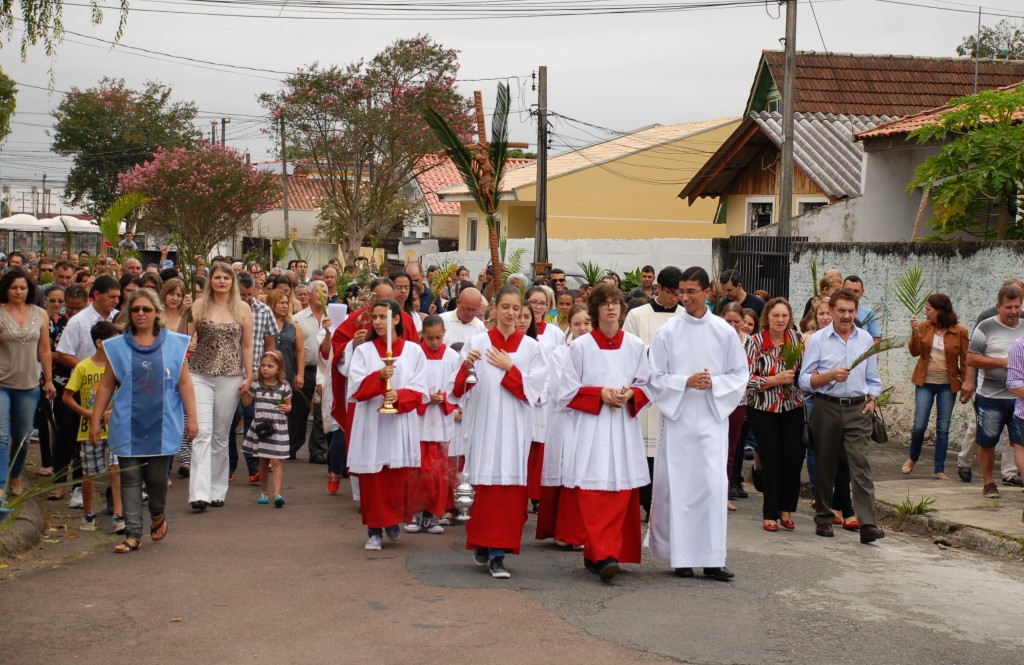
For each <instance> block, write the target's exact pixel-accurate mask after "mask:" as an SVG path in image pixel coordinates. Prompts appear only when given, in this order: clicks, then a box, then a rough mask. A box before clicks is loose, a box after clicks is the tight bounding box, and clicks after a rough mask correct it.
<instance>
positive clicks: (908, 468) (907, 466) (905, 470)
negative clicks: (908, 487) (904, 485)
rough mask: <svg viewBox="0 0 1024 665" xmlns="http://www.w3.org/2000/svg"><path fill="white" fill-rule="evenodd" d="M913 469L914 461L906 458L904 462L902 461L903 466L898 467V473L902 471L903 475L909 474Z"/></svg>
mask: <svg viewBox="0 0 1024 665" xmlns="http://www.w3.org/2000/svg"><path fill="white" fill-rule="evenodd" d="M913 470H914V463H913V462H911V461H910V460H907V461H906V462H904V463H903V468H901V469H900V473H902V474H903V475H904V476H909V475H910V472H911V471H913Z"/></svg>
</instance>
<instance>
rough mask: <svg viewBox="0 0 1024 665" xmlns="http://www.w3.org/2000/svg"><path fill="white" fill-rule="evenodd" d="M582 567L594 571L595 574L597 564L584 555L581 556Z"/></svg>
mask: <svg viewBox="0 0 1024 665" xmlns="http://www.w3.org/2000/svg"><path fill="white" fill-rule="evenodd" d="M583 567H584V568H586V569H587V570H588V571H589V572H591V573H594V574H595V575H596V574H597V571H598V567H597V564H596V563H594V562H593V561H591V560H590V559H588V558H586V557H583Z"/></svg>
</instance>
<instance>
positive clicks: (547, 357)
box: [533, 323, 565, 457]
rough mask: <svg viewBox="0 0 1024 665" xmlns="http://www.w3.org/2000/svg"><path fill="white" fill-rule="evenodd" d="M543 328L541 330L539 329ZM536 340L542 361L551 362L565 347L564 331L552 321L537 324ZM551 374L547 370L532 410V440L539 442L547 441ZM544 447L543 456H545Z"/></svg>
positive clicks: (550, 406) (549, 420)
mask: <svg viewBox="0 0 1024 665" xmlns="http://www.w3.org/2000/svg"><path fill="white" fill-rule="evenodd" d="M541 328H543V332H542V331H541ZM537 341H538V342H539V343H540V349H541V353H543V354H544V363H545V364H546V365H549V367H550V363H551V356H552V354H553V353H554V352H555V351H556V350H558V349H560V348H564V347H565V333H564V332H562V329H561V328H559V327H558V326H556V325H554V324H553V323H545V324H544V325H543V326H541V324H537ZM551 379H552V374H551V372H550V371H549V372H548V377H547V381H546V382H545V385H544V391H543V392H542V393H541V399H540V404H538V406H537V408H536V409H534V411H533V440H534V441H537V442H539V443H545V444H546V443H547V440H548V438H549V437H548V433H547V430H548V425H549V424H550V422H551V413H552V410H551V409H552V405H551V403H550V400H549V399H548V391H549V390H550V389H551ZM546 451H547V448H545V457H547V452H546Z"/></svg>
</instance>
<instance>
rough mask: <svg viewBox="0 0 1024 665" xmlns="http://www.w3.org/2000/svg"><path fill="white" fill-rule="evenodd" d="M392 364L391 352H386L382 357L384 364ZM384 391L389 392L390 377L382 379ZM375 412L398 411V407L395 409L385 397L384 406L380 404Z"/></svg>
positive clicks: (393, 362)
mask: <svg viewBox="0 0 1024 665" xmlns="http://www.w3.org/2000/svg"><path fill="white" fill-rule="evenodd" d="M394 364H395V359H394V358H393V357H392V356H391V353H390V352H388V356H387V358H385V359H384V366H385V367H391V366H393V365H394ZM384 392H385V393H389V392H391V378H390V377H388V378H387V379H385V380H384ZM377 413H398V409H396V408H395V405H394V404H392V403H391V402H389V401H388V399H387V398H386V397H385V398H384V406H382V407H380V408H379V409H377Z"/></svg>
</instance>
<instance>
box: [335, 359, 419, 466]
mask: <svg viewBox="0 0 1024 665" xmlns="http://www.w3.org/2000/svg"><path fill="white" fill-rule="evenodd" d="M403 341H404V344H403V346H402V353H401V355H399V356H396V357H395V365H394V367H395V374H394V376H392V377H391V386H392V387H393V388H394V389H395V390H400V389H403V388H405V389H408V390H414V391H416V392H418V393H420V394H421V395H422V396H423V399H429V397H427V385H426V383H425V382H424V379H425V373H426V364H427V359H426V357H425V356H424V355H423V351H422V349H420V347H419V345H418V344H414V343H412V342H410V341H407V340H403ZM382 369H384V359H383V358H381V357H380V353H379V352H378V351H377V347H376V346H375V345H374V343H373V342H369V341H368V342H365V343H363V344H360V345H359V346H357V347H356V348H355V349H354V350H353V351H352V357H351V362H350V364H349V366H348V383H347V390H348V397H349V399H350V400H351V399H354V396H355V394H356V393H357V392H358V391H359V388H360V386H361V385H362V383H363V381H364V380H365V379H366V377H368V376H370V375H373V374H379V373H380V371H381V370H382ZM383 405H384V397H383V395H378V396H376V397H372V398H370V399H368V400H364V401H356V411H355V416H354V417H353V419H352V432H350V438H349V440H348V467H349V470H350V471H352V473H377V472H378V471H380V470H381V469H382V468H383V467H384V466H385V465H387V466H389V467H391V468H392V469H399V468H403V467H419V466H420V441H421V438H420V428H421V424H420V423H421V421H420V417H419V414H417V413H416V410H415V409H413V410H412V411H409V412H407V413H391V414H388V413H378V412H377V409H379V408H380V407H381V406H383Z"/></svg>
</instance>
